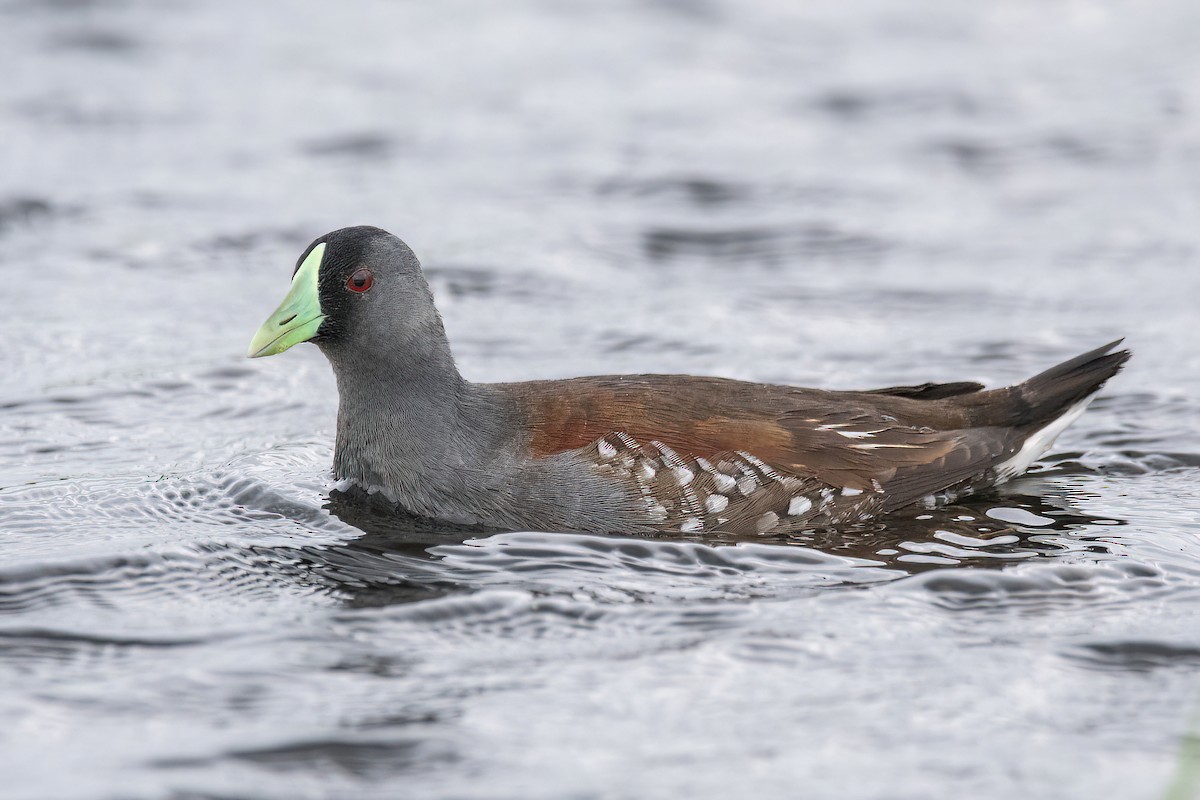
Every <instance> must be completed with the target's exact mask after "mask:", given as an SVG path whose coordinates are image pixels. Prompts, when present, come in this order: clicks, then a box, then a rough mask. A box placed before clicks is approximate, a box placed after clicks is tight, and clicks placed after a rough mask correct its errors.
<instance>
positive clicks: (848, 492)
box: [842, 486, 862, 497]
mask: <svg viewBox="0 0 1200 800" xmlns="http://www.w3.org/2000/svg"><path fill="white" fill-rule="evenodd" d="M859 494H862V489H852V488H851V487H849V486H846V487H845V488H843V489H842V497H854V496H855V495H859Z"/></svg>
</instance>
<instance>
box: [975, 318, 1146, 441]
mask: <svg viewBox="0 0 1200 800" xmlns="http://www.w3.org/2000/svg"><path fill="white" fill-rule="evenodd" d="M1123 341H1124V339H1118V340H1117V341H1115V342H1110V343H1109V344H1106V345H1104V346H1103V347H1098V348H1096V349H1095V350H1092V351H1091V352H1088V353H1084V354H1083V355H1081V356H1076V357H1075V358H1072V359H1071V360H1070V361H1064V362H1063V363H1061V364H1059V365H1058V366H1054V367H1051V368H1050V369H1048V370H1046V371H1045V372H1043V373H1041V374H1039V375H1034V376H1033V377H1032V378H1030V379H1029V380H1027V381H1024V382H1023V383H1018V384H1017V385H1016V386H1009V387H1008V388H1005V389H995V390H993V391H990V392H980V393H978V394H968V395H963V396H962V399H961V401H960V402H962V404H963V405H964V406H966V407H967V408H969V409H970V411H969V412H968V413H969V414H970V419H971V422H972V424H974V425H979V426H992V425H995V426H1002V427H1014V428H1023V427H1026V426H1034V427H1041V426H1043V425H1045V424H1046V423H1047V422H1049V421H1050V420H1053V419H1055V418H1056V417H1058V416H1059V415H1060V414H1062V413H1063V412H1065V411H1066V410H1067V409H1068V408H1070V407H1071V406H1073V405H1075V404H1076V403H1078V402H1079V401H1080V400H1083V399H1084V398H1085V397H1088V396H1090V395H1093V394H1095V393H1096V392H1097V391H1098V390H1099V389H1100V387H1101V386H1103V385H1104V382H1105V381H1107V380H1108V379H1109V378H1111V377H1112V376H1113V375H1116V374H1117V373H1118V372H1120V371H1121V366H1122V365H1123V364H1124V363H1125V362H1126V361H1128V360H1129V357H1130V356H1131V355H1132V353H1130V352H1129V351H1128V350H1118V351H1117V352H1115V353H1113V352H1110V351H1111V350H1112V349H1113V348H1115V347H1116V346H1117V345H1119V344H1120V343H1121V342H1123Z"/></svg>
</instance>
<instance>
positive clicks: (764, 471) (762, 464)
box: [737, 450, 779, 480]
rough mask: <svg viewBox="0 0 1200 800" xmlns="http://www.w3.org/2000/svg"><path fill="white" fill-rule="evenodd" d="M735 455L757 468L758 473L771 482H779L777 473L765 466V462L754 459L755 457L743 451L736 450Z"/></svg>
mask: <svg viewBox="0 0 1200 800" xmlns="http://www.w3.org/2000/svg"><path fill="white" fill-rule="evenodd" d="M737 454H738V455H739V456H741V457H742V458H744V459H746V460H747V461H749V462H750V463H751V464H753V465H754V466H756V467H758V469H759V471H760V472H762V474H763V475H766V476H767V477H768V478H771V479H772V480H779V473H778V472H776V471H775V470H773V469H771V468H770V467H769V466H767V464H766V462H765V461H763V460H762V459H761V458H756V457H755V456H752V455H750V454H749V453H747V452H746V451H745V450H738V451H737Z"/></svg>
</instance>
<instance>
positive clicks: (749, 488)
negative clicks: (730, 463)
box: [737, 478, 758, 494]
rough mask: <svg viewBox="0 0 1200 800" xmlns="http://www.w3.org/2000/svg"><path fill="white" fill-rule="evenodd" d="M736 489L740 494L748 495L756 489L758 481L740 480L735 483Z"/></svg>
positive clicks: (752, 479)
mask: <svg viewBox="0 0 1200 800" xmlns="http://www.w3.org/2000/svg"><path fill="white" fill-rule="evenodd" d="M737 488H738V491H739V492H741V493H742V494H750V493H751V492H753V491H754V490H755V489H757V488H758V481H757V480H755V479H754V478H742V479H741V480H740V481H738V482H737Z"/></svg>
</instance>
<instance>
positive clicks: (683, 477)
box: [671, 467, 696, 486]
mask: <svg viewBox="0 0 1200 800" xmlns="http://www.w3.org/2000/svg"><path fill="white" fill-rule="evenodd" d="M671 472H673V473H674V474H675V482H676V483H678V484H679V485H680V486H687V485H688V484H689V483H691V482H692V478H694V477H696V473H694V472H692V471H691V470H690V469H688V468H687V467H675V468H674V469H672V470H671Z"/></svg>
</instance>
